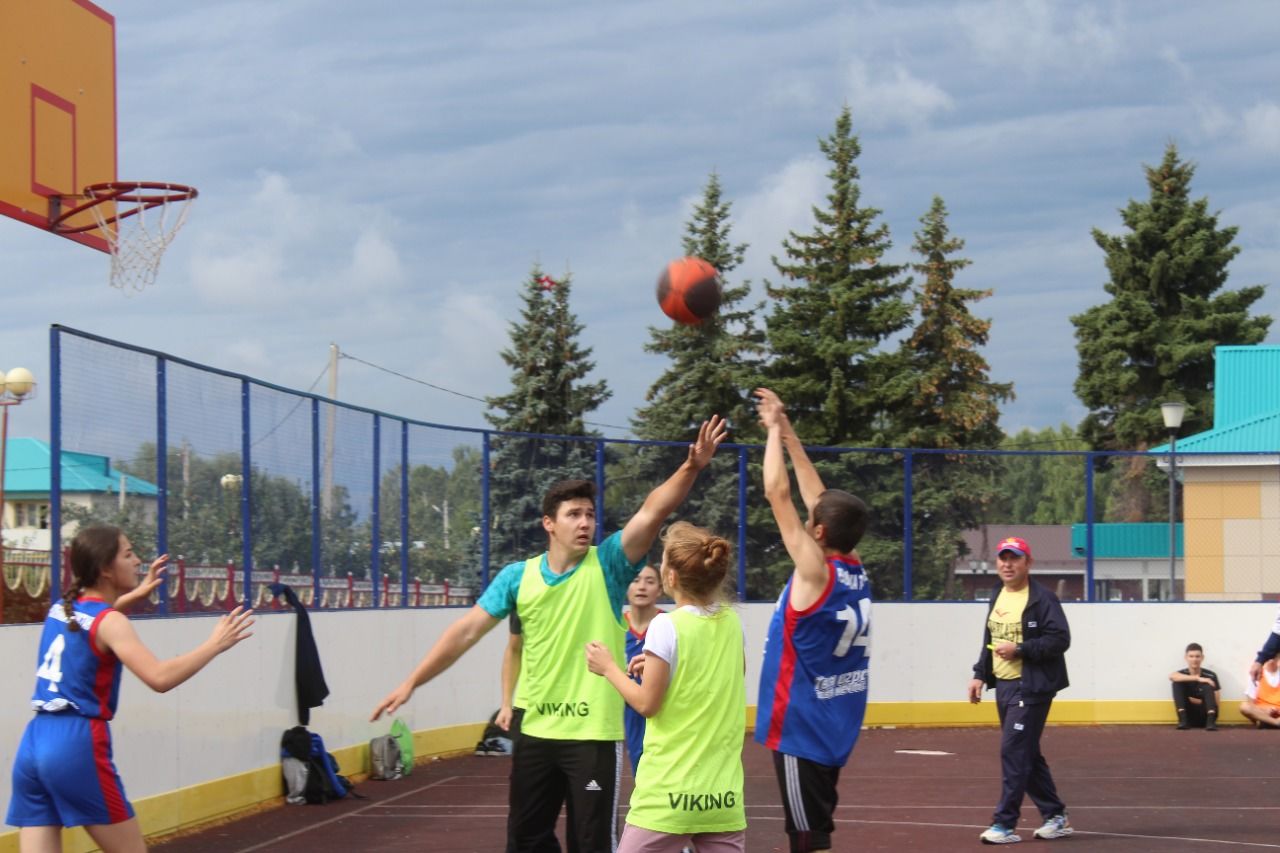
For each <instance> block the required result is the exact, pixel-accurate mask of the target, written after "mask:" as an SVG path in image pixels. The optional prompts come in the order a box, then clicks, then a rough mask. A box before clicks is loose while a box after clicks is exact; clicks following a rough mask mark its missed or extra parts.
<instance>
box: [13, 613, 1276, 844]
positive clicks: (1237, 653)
mask: <svg viewBox="0 0 1280 853" xmlns="http://www.w3.org/2000/svg"><path fill="white" fill-rule="evenodd" d="M985 608H986V605H985V604H984V603H981V602H973V603H948V604H888V603H879V604H876V605H874V609H873V621H872V632H871V654H872V659H873V660H872V670H871V693H870V700H871V702H872V703H873V704H872V708H871V711H870V712H869V714H868V724H871V725H885V724H897V725H910V724H923V725H930V724H933V725H937V724H943V725H948V724H950V725H956V724H987V723H990V722H992V721H994V719H995V712H994V707H993V705H992V703H991V702H984V703H983V704H982V705H981V706H978V707H973V706H970V705H969V704H968V703H967V702H966V701H965V687H966V684H967V682H968V680H969V678H970V677H971V667H972V664H973V661H974V660H975V659H976V657H977V654H978V650H979V646H980V643H981V637H982V633H981V632H982V623H983V618H984V615H985V612H986V610H985ZM1066 610H1067V616H1068V619H1069V620H1070V622H1071V626H1072V634H1073V641H1074V642H1073V646H1072V649H1071V651H1070V652H1069V653H1068V666H1069V669H1070V673H1071V681H1072V686H1071V688H1070V689H1069V690H1068V691H1066V692H1064V693H1063V694H1061V696H1060V698H1059V701H1058V702H1057V703H1056V704H1055V707H1054V717H1051V722H1052V721H1056V722H1102V723H1106V722H1157V721H1163V720H1172V719H1173V712H1172V704H1171V703H1170V702H1169V682H1168V680H1167V675H1168V673H1169V672H1171V671H1172V670H1174V669H1177V668H1179V667H1180V666H1181V665H1182V649H1183V648H1184V647H1185V646H1186V644H1187V643H1188V642H1191V641H1195V642H1199V643H1201V644H1202V645H1203V646H1204V647H1205V650H1206V666H1208V667H1209V668H1210V669H1214V670H1216V671H1217V672H1218V674H1219V677H1220V678H1221V679H1222V687H1223V699H1224V700H1225V701H1224V704H1226V705H1227V706H1228V707H1230V706H1232V705H1234V704H1235V702H1234V701H1233V700H1238V699H1239V698H1240V697H1241V696H1243V693H1244V680H1245V674H1246V671H1247V668H1248V665H1249V662H1250V661H1251V660H1252V658H1253V655H1254V652H1255V651H1256V650H1257V649H1258V648H1259V646H1260V645H1261V644H1262V642H1263V641H1264V640H1265V639H1266V636H1267V634H1268V632H1269V631H1270V628H1271V625H1272V623H1273V621H1274V618H1275V615H1276V605H1275V604H1273V603H1256V602H1255V603H1170V604H1158V603H1125V604H1120V603H1108V604H1068V605H1066ZM771 611H772V606H771V605H768V604H752V605H744V606H742V608H741V613H742V616H743V621H744V624H745V627H746V632H747V641H748V654H747V670H748V671H747V685H748V687H747V699H748V702H749V703H751V704H753V705H754V703H755V698H756V684H757V682H758V679H759V672H760V662H761V661H760V658H761V654H760V649H761V647H762V644H763V641H764V636H765V632H766V630H767V627H768V624H769V618H770V615H771ZM463 612H464V611H463V610H460V609H452V608H451V609H440V610H427V611H422V610H419V611H403V610H393V611H374V610H369V611H355V612H350V611H348V612H342V613H333V612H321V613H315V614H312V617H311V619H312V624H313V626H314V628H315V633H316V639H317V643H318V645H319V648H320V653H321V659H322V661H323V663H324V669H325V676H326V680H327V681H328V684H329V688H330V691H331V693H330V696H329V698H328V699H327V700H326V701H325V704H324V705H323V706H321V707H320V708H316V709H313V712H312V718H311V725H310V728H311V730H312V731H316V732H319V733H320V734H321V735H323V737H324V738H325V741H326V743H327V745H328V746H329V748H330V749H331V750H332V751H334V752H335V753H337V754H338V757H339V760H340V761H341V762H342V764H343V769H344V772H347V773H359V772H362V771H363V763H364V753H363V751H362V750H363V748H364V745H365V744H366V743H367V742H368V740H369V738H371V737H373V736H374V735H378V734H385V733H386V731H387V728H388V724H387V723H386V722H385V721H383V722H379V723H369V722H368V716H369V712H370V711H371V709H372V708H373V706H374V705H375V704H377V703H378V701H380V700H381V698H382V697H383V696H385V695H386V693H387V692H388V691H390V690H391V688H392V687H394V686H395V685H396V684H397V683H398V682H399V681H400V680H401V679H403V678H404V676H405V675H406V674H407V673H408V672H409V670H410V669H411V668H412V667H413V666H414V664H416V663H417V661H418V660H419V659H420V657H421V656H422V654H423V653H424V651H425V650H426V649H427V648H428V647H429V646H430V645H431V644H432V643H433V642H434V641H435V640H436V639H437V638H438V637H439V635H440V634H441V632H442V631H443V630H444V628H445V627H446V626H447V625H448V624H449V623H450V622H452V621H453V620H454V619H456V618H457V617H458V616H459V615H461V614H462V613H463ZM214 618H215V617H211V616H204V617H186V618H181V619H138V620H135V625H136V626H137V629H138V633H139V634H140V635H141V637H142V639H143V641H144V642H145V643H146V644H147V645H148V646H149V647H150V648H151V649H152V650H153V651H154V652H155V653H156V654H157V656H159V657H162V658H163V657H169V656H172V655H175V654H179V653H181V652H184V651H186V650H188V649H190V648H192V647H194V646H195V645H197V644H198V643H199V642H200V641H201V640H203V639H204V638H205V637H206V636H207V635H208V633H209V631H211V630H212V628H213V620H214ZM295 626H296V617H295V616H294V615H293V614H292V612H280V613H266V614H263V616H262V617H261V618H260V619H259V621H258V623H257V625H256V626H255V635H254V636H253V637H252V638H250V639H249V640H247V641H245V642H244V643H242V644H241V645H240V646H238V647H236V648H235V649H232V650H231V651H230V652H228V653H226V654H224V655H222V656H221V657H219V658H217V659H216V660H214V662H213V663H212V664H210V665H209V666H208V667H207V668H206V669H205V670H204V671H203V672H201V673H199V674H198V675H197V676H196V677H195V678H193V679H192V680H191V681H189V682H188V683H187V684H185V685H183V686H181V687H179V688H177V689H176V690H174V691H172V692H170V693H168V694H163V695H162V694H155V693H152V692H151V691H150V690H148V689H147V688H146V687H145V686H144V685H142V684H141V683H140V682H139V681H138V680H137V679H135V678H134V677H133V676H132V675H130V674H129V673H128V672H127V671H126V673H125V681H124V684H123V685H122V687H121V695H120V707H119V718H118V719H117V720H116V721H114V722H113V723H112V724H111V726H112V732H113V737H114V743H115V757H116V763H117V766H118V767H119V769H120V773H121V776H122V777H123V779H124V782H125V786H126V791H127V793H128V795H129V797H130V799H131V800H133V801H134V803H135V805H139V813H140V815H142V816H143V825H144V828H147V829H148V831H151V832H157V831H167V830H169V829H172V828H176V827H178V826H182V825H186V824H190V823H192V822H196V821H199V820H206V819H209V817H211V816H215V815H217V814H219V813H226V812H229V811H234V810H237V809H239V808H244V807H245V804H246V803H252V802H260V801H263V800H268V799H271V798H272V797H277V796H279V794H280V790H279V784H280V783H279V770H278V755H279V743H280V735H281V733H282V732H283V731H284V730H285V729H286V728H288V727H290V726H292V725H295V724H296V722H297V717H296V710H295V702H294V694H293V649H294V641H295V632H296V628H295ZM39 632H40V626H38V625H30V626H15V625H8V626H0V654H2V655H3V657H2V658H0V659H3V660H4V661H5V663H4V665H3V668H2V669H0V696H4V697H6V698H5V701H4V702H3V703H0V732H3V734H2V735H0V804H7V802H8V799H9V789H10V782H9V774H8V772H7V769H8V768H9V767H10V766H11V764H12V760H13V755H14V752H15V751H16V749H17V746H18V741H19V739H20V737H21V734H22V730H23V727H24V726H25V725H26V722H27V719H28V718H29V716H30V713H31V712H30V711H29V710H28V707H29V706H28V703H27V699H28V697H29V696H30V693H31V687H32V683H33V681H32V680H33V677H34V675H33V674H34V671H35V664H36V661H35V656H36V648H37V645H38V643H39ZM505 642H506V627H505V625H499V626H498V628H497V629H495V630H494V631H493V632H491V633H490V634H489V635H488V636H486V637H485V638H484V639H483V640H481V642H480V643H479V644H478V645H477V646H476V647H475V648H474V649H472V650H471V652H469V653H468V654H467V655H466V656H464V657H463V658H462V659H461V660H460V661H459V662H458V663H457V664H456V665H455V666H454V667H453V668H452V669H451V670H450V671H448V672H447V673H445V674H444V675H443V676H441V677H440V678H439V679H437V680H436V681H435V682H432V683H431V684H430V685H427V686H426V687H424V688H420V689H419V691H418V692H417V694H416V695H415V696H414V699H413V701H412V702H411V703H410V705H409V706H408V707H407V708H406V709H404V710H403V711H401V712H400V716H401V717H402V718H404V720H405V721H406V722H407V723H408V724H409V726H410V728H411V729H413V730H414V731H415V732H417V733H418V738H417V740H418V752H419V754H425V753H430V752H448V751H450V750H456V749H458V748H462V747H465V746H466V745H468V744H469V743H474V740H475V738H476V736H477V734H478V727H476V726H475V724H476V723H478V722H481V721H484V720H487V719H488V717H489V715H490V714H491V713H492V712H493V711H494V710H495V709H496V708H497V706H498V702H499V687H498V670H499V665H500V662H501V656H502V649H503V646H504V644H505ZM749 719H753V718H752V717H749ZM1224 719H1226V720H1228V721H1229V720H1230V719H1231V717H1230V716H1229V715H1228V714H1227V713H1224ZM147 798H151V800H152V801H153V803H152V807H151V809H150V810H149V811H148V809H147V808H144V806H146V805H147V804H146V803H143V804H141V805H140V804H139V801H140V800H147ZM6 838H7V839H8V841H7V842H6ZM11 838H12V837H11V836H9V837H4V836H0V853H2V851H4V850H5V849H16V848H6V846H5V845H6V843H12V841H11ZM73 849H75V847H74V845H71V846H69V847H68V850H73Z"/></svg>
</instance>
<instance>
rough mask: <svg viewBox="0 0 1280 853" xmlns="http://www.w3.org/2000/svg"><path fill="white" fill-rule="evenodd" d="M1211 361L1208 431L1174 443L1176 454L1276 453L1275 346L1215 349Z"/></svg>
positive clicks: (1278, 356) (1279, 384) (1279, 420)
mask: <svg viewBox="0 0 1280 853" xmlns="http://www.w3.org/2000/svg"><path fill="white" fill-rule="evenodd" d="M1213 358H1214V365H1213V429H1211V430H1209V431H1207V432H1202V433H1197V434H1196V435H1189V436H1187V437H1186V438H1179V439H1178V447H1177V449H1178V450H1185V451H1187V452H1192V451H1196V452H1201V453H1259V452H1261V453H1280V346H1229V347H1215V348H1214V351H1213ZM1150 452H1151V453H1168V452H1169V445H1168V444H1162V445H1160V446H1159V447H1153V448H1151V451H1150ZM1165 551H1166V552H1167V551H1168V548H1167V547H1166V548H1165Z"/></svg>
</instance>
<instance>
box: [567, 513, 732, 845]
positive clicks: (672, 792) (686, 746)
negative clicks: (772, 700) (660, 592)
mask: <svg viewBox="0 0 1280 853" xmlns="http://www.w3.org/2000/svg"><path fill="white" fill-rule="evenodd" d="M662 541H663V552H662V584H663V587H664V588H665V589H666V591H667V594H668V595H670V596H671V597H672V598H673V599H674V600H675V602H676V609H675V610H673V611H671V612H670V613H660V614H658V615H657V616H655V617H654V619H653V621H652V622H651V623H649V630H648V632H647V633H646V635H645V646H644V655H643V657H637V658H636V659H635V660H634V661H632V663H631V664H630V666H629V669H631V670H632V671H637V670H639V671H642V674H643V676H644V680H643V682H642V683H640V684H637V683H636V682H634V681H632V680H631V679H630V678H628V677H627V673H626V672H624V671H623V669H622V667H621V666H619V665H618V661H617V657H616V652H615V649H614V648H612V647H609V646H607V645H606V644H604V643H600V642H591V643H588V644H587V646H586V652H587V668H588V669H589V670H590V671H591V672H594V673H596V674H597V675H603V676H604V677H605V679H606V680H607V681H608V683H609V684H611V685H613V687H614V689H616V690H617V691H618V693H620V694H621V695H622V697H623V698H624V699H626V701H627V704H628V705H630V706H631V707H632V708H635V709H636V710H637V711H638V712H640V713H641V714H643V715H644V716H645V717H647V718H648V725H647V727H646V729H645V734H644V760H643V761H641V762H640V766H639V768H638V769H637V771H636V785H635V790H634V791H633V792H632V794H631V808H630V810H629V811H628V812H627V827H626V830H625V831H624V832H623V834H622V843H621V844H620V845H619V847H618V853H678V852H679V851H680V850H681V849H682V848H684V846H685V845H686V844H688V843H690V842H692V843H693V845H694V847H695V848H696V849H697V850H698V853H741V851H743V850H745V849H746V837H747V834H746V828H747V817H746V812H745V811H744V809H743V804H742V738H743V733H744V731H745V730H746V713H747V712H746V708H747V706H746V686H745V682H744V678H745V671H744V667H745V658H744V652H743V635H742V622H741V621H740V620H739V619H738V614H737V613H736V612H734V610H733V608H732V607H730V606H729V605H728V604H727V603H726V601H725V598H726V596H725V595H724V581H725V577H726V576H727V574H728V569H729V543H728V542H727V541H725V540H724V539H722V538H720V537H719V536H716V535H715V534H713V533H711V532H710V531H708V530H704V529H703V528H700V527H694V526H693V525H692V524H689V523H688V522H684V521H678V522H676V523H675V524H673V525H671V527H670V528H669V529H668V531H667V533H666V535H665V536H664V537H663V540H662Z"/></svg>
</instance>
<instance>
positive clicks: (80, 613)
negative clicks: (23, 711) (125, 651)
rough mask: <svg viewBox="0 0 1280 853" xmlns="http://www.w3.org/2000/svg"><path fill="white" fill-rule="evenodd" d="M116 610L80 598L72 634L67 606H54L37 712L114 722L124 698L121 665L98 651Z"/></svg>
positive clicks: (34, 700)
mask: <svg viewBox="0 0 1280 853" xmlns="http://www.w3.org/2000/svg"><path fill="white" fill-rule="evenodd" d="M110 612H111V605H109V604H107V603H106V602H105V601H103V600H102V599H100V598H80V599H77V600H76V602H75V603H74V605H73V606H72V617H71V618H72V619H74V620H75V622H76V624H77V625H79V626H80V630H79V631H71V630H68V620H67V614H66V611H65V609H64V608H63V606H62V602H61V601H58V602H54V605H53V606H52V607H50V608H49V615H48V616H46V617H45V620H44V632H43V633H42V634H41V635H40V654H39V657H38V658H37V659H36V660H37V667H38V668H37V669H36V689H35V692H34V693H32V695H31V707H32V708H34V709H35V710H37V711H55V712H56V711H68V710H69V711H74V712H75V713H78V714H80V715H81V716H85V717H91V718H95V719H100V720H110V719H111V718H112V717H114V716H115V713H116V703H117V701H118V700H119V698H120V670H121V666H120V660H119V658H117V657H116V656H115V655H113V654H111V653H110V652H108V653H106V654H103V653H102V652H99V651H98V650H97V649H96V648H94V645H93V639H94V638H95V637H96V636H97V634H98V625H99V624H100V623H101V622H102V618H103V617H104V616H106V615H107V614H108V613H110Z"/></svg>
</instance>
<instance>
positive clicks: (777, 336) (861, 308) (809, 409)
mask: <svg viewBox="0 0 1280 853" xmlns="http://www.w3.org/2000/svg"><path fill="white" fill-rule="evenodd" d="M818 145H819V148H820V149H821V151H822V153H823V154H824V155H825V156H826V158H827V160H828V161H829V162H830V169H829V171H828V172H827V177H828V178H829V180H830V191H829V192H828V194H827V196H826V202H827V204H826V207H817V206H815V207H814V208H813V216H814V220H815V222H814V226H813V230H812V231H810V232H808V233H805V234H799V233H796V232H794V231H793V232H791V233H790V235H789V236H788V238H787V239H785V240H784V241H783V243H782V247H783V255H784V257H783V258H782V259H778V258H776V257H775V258H774V259H773V263H774V267H775V268H776V269H777V271H778V273H779V275H780V276H781V277H782V278H783V279H784V280H785V282H786V284H773V283H770V282H766V283H765V284H766V291H767V292H768V294H769V296H770V297H772V298H773V300H774V303H773V310H772V312H771V313H770V314H769V316H768V317H767V318H766V339H767V341H768V345H769V350H770V352H771V355H772V361H770V363H769V365H768V367H767V368H766V374H767V376H768V380H767V381H768V384H769V385H770V386H771V387H772V388H773V389H774V390H775V391H777V392H778V395H779V396H780V397H781V398H782V400H783V401H784V402H785V404H786V406H787V411H788V414H789V416H790V418H791V421H792V423H793V424H794V425H795V428H796V433H797V435H799V436H800V438H801V440H802V441H804V442H805V443H806V444H808V445H824V446H843V447H849V446H862V447H877V446H880V447H883V446H892V445H893V444H894V443H895V442H896V440H897V438H898V436H897V435H896V434H895V431H896V429H897V427H898V421H899V419H898V417H897V415H898V413H897V412H896V411H894V409H893V399H894V398H893V397H892V391H893V387H892V386H893V381H894V378H895V377H897V376H898V375H899V374H901V373H902V371H904V370H905V369H906V367H907V366H906V363H905V360H904V357H903V353H902V351H901V349H900V348H898V347H892V348H886V346H885V345H886V344H887V343H888V342H889V341H890V340H891V338H893V336H895V335H897V334H899V333H900V332H902V331H903V330H904V329H906V328H907V327H908V326H909V325H910V322H911V305H910V304H909V302H908V301H907V299H906V298H905V294H906V292H907V290H908V288H909V287H910V286H911V280H910V279H909V278H904V272H905V267H904V266H903V265H897V264H888V263H885V262H884V257H885V255H886V254H887V253H888V252H889V250H890V248H891V247H892V245H893V244H892V242H891V240H890V237H889V227H888V225H886V224H884V223H883V222H880V221H879V217H880V214H881V211H880V210H878V209H876V208H873V207H865V206H863V205H862V202H861V188H860V186H859V172H858V167H857V164H856V160H857V158H858V157H859V155H860V154H861V146H860V144H859V142H858V138H857V136H855V135H854V134H853V121H852V118H851V115H850V112H849V109H848V108H847V107H846V108H845V109H844V110H843V111H842V112H841V113H840V117H839V118H838V119H837V120H836V124H835V130H834V131H833V132H832V134H831V135H830V136H828V137H827V138H826V139H822V140H819V143H818ZM815 464H816V465H817V466H818V468H819V472H820V473H821V474H822V476H823V479H824V482H825V483H826V484H827V485H828V486H832V487H839V488H844V489H846V490H848V491H850V492H853V493H855V494H858V495H859V496H861V497H862V498H863V499H864V500H866V501H867V502H868V504H870V506H871V509H872V517H871V524H870V526H869V528H868V535H867V536H866V538H865V539H864V540H863V543H862V544H861V545H860V546H859V553H861V554H862V556H863V558H864V560H865V561H866V563H867V566H868V572H869V573H870V575H871V578H872V582H873V585H874V588H875V591H876V595H877V596H878V597H885V596H893V595H894V594H895V593H900V591H901V582H900V578H901V567H902V565H903V560H902V556H903V554H902V529H903V525H902V513H903V505H902V466H901V461H900V460H895V459H892V458H890V457H889V456H887V455H885V454H865V453H848V454H841V455H833V456H823V457H822V458H820V459H815ZM790 568H791V567H790V565H789V564H788V563H786V562H785V561H784V560H781V559H780V560H779V561H777V562H772V563H770V565H769V566H768V569H767V570H768V571H769V573H770V574H771V575H772V576H773V577H774V578H775V579H776V580H780V579H781V578H783V577H785V576H786V574H787V573H788V572H789V571H790Z"/></svg>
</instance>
